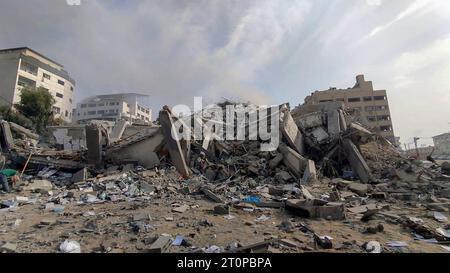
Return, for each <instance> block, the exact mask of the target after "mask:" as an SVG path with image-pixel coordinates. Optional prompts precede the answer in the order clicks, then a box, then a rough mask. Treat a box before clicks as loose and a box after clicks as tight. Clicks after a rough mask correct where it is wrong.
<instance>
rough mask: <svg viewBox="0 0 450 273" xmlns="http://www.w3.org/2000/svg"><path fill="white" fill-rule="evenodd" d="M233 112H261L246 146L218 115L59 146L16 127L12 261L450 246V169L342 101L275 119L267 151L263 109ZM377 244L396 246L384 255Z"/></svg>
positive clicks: (10, 131) (6, 224)
mask: <svg viewBox="0 0 450 273" xmlns="http://www.w3.org/2000/svg"><path fill="white" fill-rule="evenodd" d="M230 105H233V106H236V107H237V109H238V110H239V109H249V111H250V113H251V114H252V115H253V114H257V115H256V117H257V118H256V119H254V120H250V119H246V120H245V122H244V123H243V124H239V125H238V124H234V125H233V123H231V124H232V125H231V128H232V129H234V130H235V132H236V134H242V135H243V136H245V139H246V140H220V139H217V138H216V136H217V135H216V133H215V132H214V129H217V128H216V127H215V126H214V125H212V124H214V123H211V121H212V117H209V116H205V117H204V118H202V119H198V118H196V117H194V116H187V117H184V118H181V117H177V116H176V115H175V114H174V113H172V111H171V110H170V109H169V107H164V108H163V109H162V110H161V111H160V113H159V119H158V121H157V122H155V123H153V124H152V125H151V126H143V125H139V126H138V125H136V124H131V123H130V122H128V121H124V120H120V121H118V122H116V123H115V124H114V122H111V124H109V123H104V122H94V121H93V122H90V123H88V124H86V125H77V127H76V128H75V127H74V126H72V127H73V128H72V127H70V126H66V127H67V128H66V127H64V128H63V126H61V127H60V128H52V130H53V131H54V132H56V131H59V133H61V132H60V131H61V130H63V131H64V132H65V134H66V136H64V137H62V138H61V135H60V134H59V133H58V134H56V135H55V133H53V136H55V138H58V139H56V140H52V141H53V142H52V141H50V140H48V141H47V140H45V139H44V138H43V136H39V135H37V134H35V133H34V132H32V131H31V130H28V129H26V128H23V127H21V126H18V125H17V124H14V123H11V122H8V121H5V120H2V121H1V122H0V146H1V152H2V156H3V157H4V158H5V160H4V161H5V167H4V170H5V171H6V173H8V171H7V170H8V169H14V170H18V172H19V173H21V172H22V170H23V174H22V175H21V176H20V179H17V181H16V182H15V183H14V184H11V188H12V192H11V193H5V194H1V195H0V199H1V200H0V214H2V217H3V216H4V217H3V218H4V221H3V223H2V224H1V225H0V227H1V228H0V230H1V231H2V232H1V234H2V236H4V237H3V238H4V239H3V241H2V244H3V246H2V248H1V250H2V251H3V252H39V251H44V252H54V251H58V246H59V251H61V252H65V253H73V252H77V253H79V252H81V248H80V244H79V243H78V242H81V243H83V252H110V253H113V252H153V253H164V252H184V253H186V252H191V253H197V252H211V253H223V252H231V253H263V252H272V253H284V252H298V251H304V252H309V251H323V252H328V251H333V252H336V251H342V252H368V253H380V252H396V251H397V252H398V251H399V248H400V247H398V246H399V245H402V244H400V243H398V242H397V243H396V242H395V241H396V240H398V238H402V240H405V239H403V238H405V236H410V237H411V240H413V239H415V240H416V241H415V243H414V244H411V245H409V246H407V247H408V250H411V251H423V250H424V249H425V251H430V252H434V251H436V252H438V251H439V250H441V248H440V247H438V246H437V244H446V243H448V241H449V236H448V235H449V226H448V213H449V204H450V202H449V200H450V164H448V163H435V162H429V163H426V164H424V163H423V162H421V161H419V160H414V159H408V158H405V157H403V156H401V154H400V153H399V152H398V151H397V149H396V148H395V147H393V146H392V145H391V144H390V143H389V142H387V141H385V140H384V139H383V138H382V137H381V136H379V135H377V133H374V132H371V131H370V130H368V129H366V128H365V127H363V126H362V125H360V124H358V123H356V122H354V121H353V119H352V118H351V116H350V114H349V113H348V112H347V109H345V108H344V107H343V105H342V103H339V102H327V103H319V104H317V105H301V106H299V107H296V108H295V109H293V110H290V108H289V105H288V104H283V105H279V106H278V107H275V108H274V109H271V111H269V113H268V114H267V116H266V117H267V118H268V117H273V115H275V114H277V115H278V114H281V116H280V117H279V119H276V122H280V123H279V125H280V126H279V128H277V129H276V130H279V133H280V135H279V136H280V137H279V139H278V138H277V140H279V141H280V143H279V145H278V146H276V147H273V148H274V149H268V150H264V149H261V147H263V145H265V144H267V140H263V139H260V138H259V137H257V136H256V135H255V132H256V131H257V128H258V126H261V125H263V124H264V122H267V121H268V120H264V119H263V118H262V117H261V116H260V115H259V114H261V111H262V109H261V108H259V107H258V106H255V105H252V104H248V103H247V104H241V103H234V102H231V101H225V102H223V103H219V104H218V107H220V108H221V109H222V110H223V112H224V113H225V112H226V110H227V106H230ZM277 109H278V112H277V111H276V110H277ZM274 111H275V112H274ZM236 114H240V113H236ZM188 120H192V121H194V124H197V126H200V129H203V130H204V131H205V137H204V138H202V139H196V138H191V139H189V140H186V139H175V138H173V137H172V136H173V135H174V134H175V133H176V132H177V130H179V128H177V127H176V126H177V125H180V124H181V125H182V127H183V129H187V134H188V135H191V136H193V135H195V134H196V131H195V130H196V128H195V127H189V126H188V124H190V123H189V122H187V121H188ZM270 122H274V120H272V121H270ZM224 126H230V124H224ZM197 129H198V128H197ZM55 130H56V131H55ZM50 135H52V134H50ZM69 135H70V136H69ZM17 136H19V137H17ZM56 136H57V137H56ZM37 140H39V142H38V141H37ZM41 141H42V142H41ZM47 142H48V143H47ZM69 142H71V143H69ZM69 146H70V147H69ZM74 146H76V148H74ZM68 147H69V148H68ZM439 164H440V165H439ZM425 211H426V212H427V213H424V212H425ZM230 212H232V215H230ZM424 215H427V217H424V219H423V220H421V219H419V218H418V217H423V216H424ZM395 225H401V227H404V228H403V229H400V228H398V227H393V226H395ZM274 226H276V227H277V228H275V229H274V228H273V227H274ZM56 228H57V231H58V232H53V231H55V230H56ZM233 230H239V232H236V233H234V232H233V233H232V232H230V231H233ZM314 230H317V231H318V232H315V231H314ZM164 232H170V233H172V234H173V237H174V238H175V239H174V240H172V239H173V237H172V236H171V235H169V234H167V233H164ZM175 232H176V233H175ZM325 233H326V234H328V235H326V236H322V235H319V234H325ZM219 234H220V236H219ZM371 234H376V236H377V238H380V237H386V238H385V240H383V241H382V240H380V242H383V245H382V244H381V243H380V242H378V241H368V240H367V236H369V235H371ZM43 236H47V237H48V238H52V239H49V240H51V241H49V243H48V244H43V243H42V239H40V238H42V237H43ZM61 238H63V240H65V241H64V242H63V243H62V244H61V245H60V243H61V241H58V240H61ZM69 238H70V240H69ZM350 238H351V239H350ZM255 239H257V240H255ZM377 240H379V239H377ZM430 240H434V241H435V242H434V241H433V242H434V244H430V242H431V241H430ZM7 242H11V243H7ZM13 242H20V243H19V245H18V246H17V245H16V244H15V243H13ZM52 242H58V245H54V243H52ZM86 242H89V244H87V243H86ZM212 242H213V243H214V244H212ZM356 242H360V243H356ZM363 242H366V243H365V244H362V243H363ZM385 242H390V244H387V245H386V244H385ZM99 246H100V247H99ZM402 246H403V245H402ZM402 248H405V247H404V246H403V247H402Z"/></svg>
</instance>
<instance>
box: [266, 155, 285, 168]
mask: <svg viewBox="0 0 450 273" xmlns="http://www.w3.org/2000/svg"><path fill="white" fill-rule="evenodd" d="M281 161H283V155H282V154H277V155H276V156H275V157H274V158H272V159H271V160H270V161H269V168H270V169H275V168H276V167H278V165H280V163H281Z"/></svg>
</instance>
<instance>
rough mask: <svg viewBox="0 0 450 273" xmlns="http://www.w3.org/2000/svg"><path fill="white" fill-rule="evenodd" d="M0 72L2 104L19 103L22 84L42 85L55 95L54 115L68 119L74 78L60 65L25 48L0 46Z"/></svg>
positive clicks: (69, 117) (27, 85) (24, 85)
mask: <svg viewBox="0 0 450 273" xmlns="http://www.w3.org/2000/svg"><path fill="white" fill-rule="evenodd" d="M0 76H1V78H0V95H1V96H2V99H1V100H2V102H1V104H2V105H8V106H11V105H12V104H16V103H19V102H20V92H21V90H22V89H23V88H24V87H30V88H39V87H43V88H45V89H47V90H48V91H49V92H50V94H52V95H53V97H54V98H55V101H56V103H55V105H54V107H53V111H54V114H55V117H57V118H58V117H61V118H62V119H64V120H65V121H67V122H70V121H71V120H72V105H73V96H74V88H75V81H74V80H73V79H71V78H70V76H69V74H68V73H67V72H66V71H65V70H64V69H63V66H62V65H60V64H58V63H56V62H53V61H51V60H50V59H48V58H46V57H44V56H42V55H41V54H39V53H37V52H35V51H33V50H31V49H28V48H17V49H6V50H0Z"/></svg>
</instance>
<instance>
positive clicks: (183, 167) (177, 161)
mask: <svg viewBox="0 0 450 273" xmlns="http://www.w3.org/2000/svg"><path fill="white" fill-rule="evenodd" d="M159 122H160V123H161V127H162V130H163V134H164V137H165V140H166V144H167V148H168V149H169V154H170V158H171V160H172V163H173V164H174V166H175V168H177V170H178V172H179V173H180V174H181V175H182V176H183V177H188V176H189V168H188V165H187V163H186V158H185V154H186V152H185V150H183V148H182V146H181V143H180V141H179V140H176V139H174V138H173V135H172V132H173V131H174V130H175V126H174V124H173V120H172V115H171V114H170V113H169V111H167V110H162V111H161V112H159Z"/></svg>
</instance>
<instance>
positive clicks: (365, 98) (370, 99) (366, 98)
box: [363, 97, 372, 101]
mask: <svg viewBox="0 0 450 273" xmlns="http://www.w3.org/2000/svg"><path fill="white" fill-rule="evenodd" d="M363 100H364V101H372V97H364V98H363Z"/></svg>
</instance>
